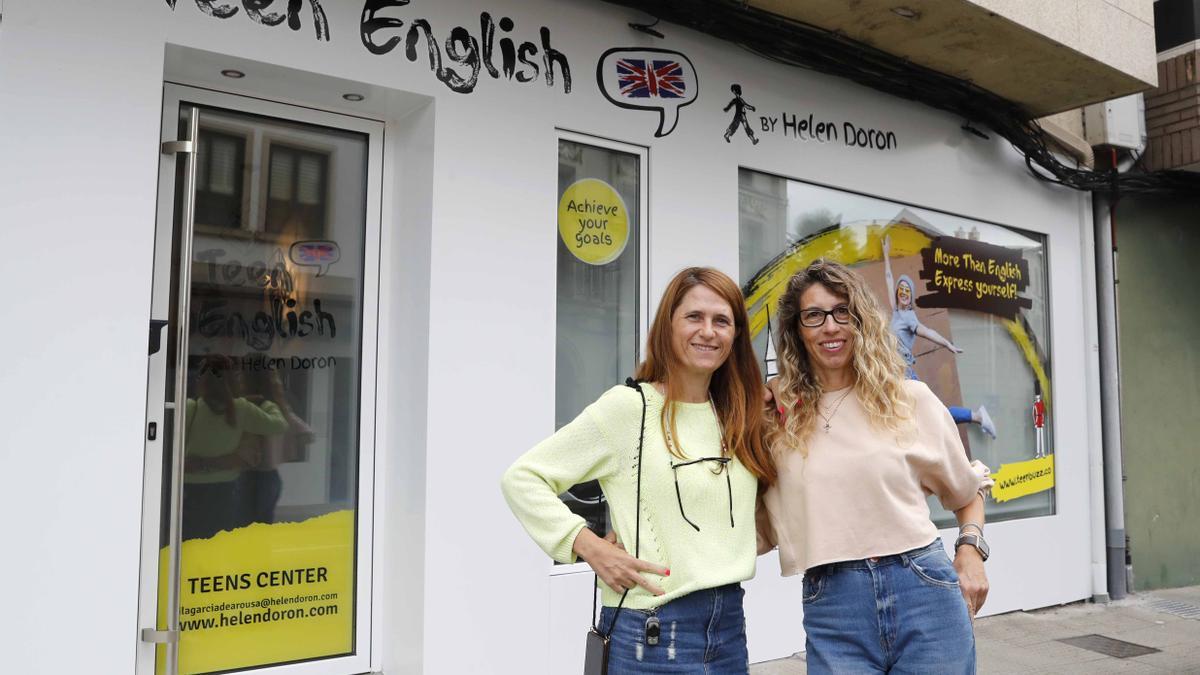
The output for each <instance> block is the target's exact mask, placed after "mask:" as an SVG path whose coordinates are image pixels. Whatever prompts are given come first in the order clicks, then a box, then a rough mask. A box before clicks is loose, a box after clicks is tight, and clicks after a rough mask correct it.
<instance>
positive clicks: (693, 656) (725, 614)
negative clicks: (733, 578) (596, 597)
mask: <svg viewBox="0 0 1200 675" xmlns="http://www.w3.org/2000/svg"><path fill="white" fill-rule="evenodd" d="M744 594H745V591H743V590H742V587H741V585H739V584H729V585H727V586H719V587H717V588H707V589H704V590H702V591H695V592H693V593H688V594H687V595H685V596H683V597H681V598H676V599H674V600H672V601H671V602H668V603H667V604H665V605H663V606H662V607H658V608H657V609H652V610H638V609H629V608H627V607H626V608H623V609H622V610H621V613H620V615H619V616H617V625H616V627H615V628H614V629H613V631H612V642H611V644H610V646H609V657H608V658H609V661H608V672H609V675H625V674H626V673H638V674H642V673H664V674H666V673H680V674H682V673H687V674H688V675H692V674H701V675H735V674H736V675H745V674H746V673H747V672H749V669H750V666H749V662H750V657H749V654H748V653H747V652H746V617H745V614H743V612H742V596H743V595H744ZM615 609H616V608H614V607H605V608H604V609H603V610H602V611H601V612H600V629H601V630H608V629H609V627H610V626H612V621H613V613H614V612H615ZM651 616H654V617H657V618H658V621H659V626H660V636H659V639H658V644H657V645H650V644H647V643H646V620H647V619H648V618H649V617H651Z"/></svg>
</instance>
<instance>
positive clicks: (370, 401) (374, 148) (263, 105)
mask: <svg viewBox="0 0 1200 675" xmlns="http://www.w3.org/2000/svg"><path fill="white" fill-rule="evenodd" d="M188 106H198V107H207V108H220V109H224V110H229V111H233V112H240V113H249V114H253V115H260V116H263V117H269V118H276V119H281V120H285V121H292V122H300V123H304V124H312V125H316V126H321V127H330V128H334V129H342V130H347V131H353V132H358V133H361V134H363V135H365V136H366V137H367V172H366V181H367V184H366V188H367V194H366V223H365V236H364V239H363V249H364V256H363V265H364V266H363V297H362V327H361V330H362V344H361V354H360V359H359V367H360V369H361V379H360V389H359V401H360V405H359V430H358V440H359V454H358V463H357V467H358V487H357V497H358V499H357V504H356V517H355V528H356V533H355V535H356V536H355V541H356V547H357V548H356V551H355V584H354V599H353V602H354V615H353V624H352V625H353V627H354V628H353V630H354V646H355V651H354V653H353V654H351V655H349V656H342V657H329V658H323V659H315V660H310V661H304V662H299V663H289V664H283V665H278V666H264V667H252V669H254V670H256V671H257V672H262V673H269V674H271V675H275V674H277V673H278V674H286V675H346V674H348V673H362V672H366V671H368V670H370V662H371V651H372V648H373V645H372V643H371V635H372V630H371V628H372V596H373V589H374V580H373V579H372V576H371V571H372V560H373V555H374V549H375V546H374V544H375V541H374V528H373V524H374V503H375V453H376V445H375V439H376V432H377V430H376V422H375V413H376V407H377V400H376V377H377V373H376V366H377V359H378V351H377V350H378V342H379V340H378V331H379V290H380V289H379V267H380V254H381V248H380V225H381V217H382V212H381V201H382V185H383V168H384V161H383V146H384V125H383V123H382V122H378V121H374V120H369V119H364V118H359V117H351V116H347V115H341V114H337V113H331V112H325V111H320V110H314V109H311V108H305V107H301V106H296V105H290V104H284V103H276V102H272V101H265V100H261V99H256V98H247V97H244V96H238V95H234V94H227V93H223V92H217V91H212V90H209V89H200V88H196V87H190V86H186V85H179V84H173V83H166V84H165V85H164V88H163V111H162V127H161V133H160V136H161V141H162V143H163V144H164V145H163V152H162V154H161V155H160V158H159V171H158V205H157V212H156V223H155V244H154V276H153V279H154V281H153V289H152V295H151V308H150V320H151V325H152V326H153V325H154V323H155V322H159V321H168V320H169V319H170V318H171V317H169V316H168V314H169V312H170V309H171V300H172V298H171V284H172V280H173V279H172V277H173V274H174V270H173V265H172V260H171V253H172V248H173V245H174V237H175V232H174V230H175V227H174V215H175V193H176V189H175V188H176V174H177V163H178V162H181V161H193V159H192V158H194V152H192V151H191V150H192V149H194V147H195V145H194V143H193V145H192V146H190V147H188V146H186V145H179V144H178V141H179V140H181V139H178V138H177V136H178V132H177V129H178V127H179V119H180V112H181V109H182V108H186V107H188ZM190 127H191V129H192V130H193V138H191V139H183V140H185V141H186V140H192V141H195V140H196V139H195V136H194V133H195V130H196V129H197V128H198V120H197V118H195V117H193V118H192V119H191V124H190ZM172 144H173V145H172ZM193 169H194V165H193ZM183 208H185V209H188V210H194V204H193V203H192V197H191V195H189V196H188V198H187V201H186V203H185V204H184V205H183ZM183 229H184V231H185V232H190V231H191V227H190V226H189V225H188V224H187V223H185V224H184V225H183ZM192 236H193V237H194V233H193V234H192ZM187 239H188V241H182V242H180V243H181V247H180V249H181V257H183V258H184V259H188V258H190V257H191V256H190V255H184V252H186V251H190V250H191V241H190V239H191V237H187ZM179 292H180V293H181V294H182V295H183V298H182V299H183V302H182V303H181V305H182V307H183V312H181V313H184V316H186V299H187V295H188V294H189V292H190V287H184V286H183V284H180V287H179ZM175 328H176V329H177V330H180V333H181V335H183V336H184V337H185V338H186V332H185V331H183V330H182V329H181V327H180V326H178V325H176V326H175ZM167 329H170V324H167ZM152 330H153V328H152ZM167 341H168V336H166V335H165V333H164V335H163V336H162V342H161V344H162V347H161V348H160V349H158V351H157V352H156V353H154V354H150V356H149V364H148V365H149V368H148V375H147V383H146V424H147V429H149V425H151V424H154V425H155V426H156V427H157V429H158V430H163V429H164V428H165V425H164V420H165V418H166V415H169V414H173V413H172V411H171V410H168V409H167V408H166V400H165V392H166V387H167V385H168V383H167V382H166V376H167V372H168V367H169V364H168V363H167V353H168V349H167V347H166V345H167ZM182 346H183V347H184V349H182V350H181V351H182V352H183V353H184V354H185V355H186V343H185V344H183V345H182ZM185 358H186V356H185ZM177 378H186V370H184V371H183V372H182V373H179V372H177ZM182 427H183V425H175V427H174V428H175V429H176V430H178V429H180V428H182ZM145 438H146V444H145V456H144V466H143V485H142V535H141V550H140V555H139V563H140V573H139V584H138V627H139V631H138V637H137V653H136V670H135V672H136V673H137V675H153V674H154V673H155V652H156V643H154V642H151V641H148V640H149V639H152V638H154V637H155V633H154V631H153V628H154V627H155V626H156V623H157V615H158V587H159V583H160V581H161V580H160V578H159V555H160V549H159V546H158V541H159V532H160V527H161V520H162V519H161V513H160V512H161V500H162V490H163V487H164V486H163V480H162V471H163V461H162V460H163V451H164V448H163V443H165V442H169V441H171V440H172V439H165V438H164V436H163V434H162V433H158V434H157V435H156V437H155V438H154V439H150V438H149V434H147V436H146V437H145ZM176 466H177V467H178V466H179V464H176ZM180 487H181V486H179V485H178V484H177V485H175V486H174V487H173V491H172V499H173V501H175V502H176V503H178V498H179V494H178V493H179V489H180ZM176 520H177V519H176ZM177 528H178V522H176V523H175V524H174V526H173V535H172V542H174V541H175V539H176V536H175V534H174V533H175V532H176V531H177ZM169 545H170V546H171V547H172V549H173V550H172V553H171V559H172V564H171V565H170V566H169V568H168V574H172V575H174V574H177V572H178V566H177V564H176V561H177V560H178V549H177V548H175V546H174V545H173V544H169ZM176 583H178V582H176ZM168 584H170V580H168ZM175 597H176V598H177V597H178V592H177V591H176V592H175ZM176 603H177V600H176ZM168 627H169V628H170V626H168ZM146 629H151V630H150V631H149V632H148V633H146V634H145V635H143V632H144V631H145V630H146ZM176 635H177V634H176ZM158 638H159V639H160V640H164V641H168V642H169V641H170V640H173V639H174V637H173V636H171V635H162V634H158ZM173 651H174V650H173V649H172V652H173Z"/></svg>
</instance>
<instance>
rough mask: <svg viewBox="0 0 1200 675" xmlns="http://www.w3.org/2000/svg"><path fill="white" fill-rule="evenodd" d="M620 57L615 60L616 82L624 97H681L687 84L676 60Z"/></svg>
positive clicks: (681, 68)
mask: <svg viewBox="0 0 1200 675" xmlns="http://www.w3.org/2000/svg"><path fill="white" fill-rule="evenodd" d="M648 63H649V67H647V60H646V59H621V60H620V61H617V83H618V84H619V85H620V87H621V96H624V97H625V98H683V97H684V91H685V90H686V89H687V85H686V83H685V81H684V79H683V65H682V64H681V63H679V62H678V61H659V60H653V61H649V62H648Z"/></svg>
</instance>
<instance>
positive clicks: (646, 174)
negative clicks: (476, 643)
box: [547, 128, 650, 577]
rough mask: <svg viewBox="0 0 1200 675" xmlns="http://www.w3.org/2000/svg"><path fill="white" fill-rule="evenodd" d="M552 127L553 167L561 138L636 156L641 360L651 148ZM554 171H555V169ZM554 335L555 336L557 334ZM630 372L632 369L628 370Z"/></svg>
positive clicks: (577, 566) (577, 569) (568, 570)
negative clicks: (554, 134)
mask: <svg viewBox="0 0 1200 675" xmlns="http://www.w3.org/2000/svg"><path fill="white" fill-rule="evenodd" d="M555 131H556V132H557V137H556V139H555V141H554V148H555V157H554V161H555V167H557V166H558V154H557V151H558V145H559V143H560V142H561V141H569V142H571V143H578V144H580V145H587V146H591V147H594V148H600V149H602V150H612V151H614V152H623V153H626V154H629V155H636V156H637V158H638V220H637V224H636V226H637V233H638V236H637V244H638V319H637V326H638V335H637V344H636V345H635V347H634V352H633V353H634V362H635V363H641V361H642V357H643V353H644V350H645V347H646V333H647V332H648V331H649V328H650V293H649V290H650V148H648V147H647V146H644V145H637V144H635V143H627V142H623V141H617V140H613V139H611V138H606V137H603V136H595V135H592V134H588V133H583V132H579V131H570V130H567V129H561V128H558V129H556V130H555ZM555 173H556V175H557V170H556V172H555ZM555 212H556V213H557V209H555ZM557 229H558V228H557V224H556V226H555V236H557ZM556 273H557V268H556ZM556 311H557V310H556ZM555 339H556V340H557V338H555ZM629 375H630V376H632V375H633V373H629ZM556 395H557V394H556ZM591 572H592V568H591V567H589V566H588V564H587V563H585V562H577V563H571V564H568V565H556V564H555V563H554V561H553V560H549V559H547V575H548V576H551V577H556V576H559V575H563V574H584V573H588V574H590V573H591Z"/></svg>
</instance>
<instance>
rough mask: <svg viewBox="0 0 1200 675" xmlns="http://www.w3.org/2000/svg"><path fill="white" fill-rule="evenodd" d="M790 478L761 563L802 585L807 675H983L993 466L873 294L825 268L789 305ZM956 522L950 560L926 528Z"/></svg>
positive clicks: (775, 493) (783, 348)
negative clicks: (938, 521) (982, 458)
mask: <svg viewBox="0 0 1200 675" xmlns="http://www.w3.org/2000/svg"><path fill="white" fill-rule="evenodd" d="M776 316H777V317H778V319H779V324H778V325H779V336H778V340H777V343H776V344H777V345H778V346H779V349H778V357H779V363H780V378H779V380H778V382H776V383H774V384H775V385H776V386H775V387H773V388H775V389H776V400H777V401H778V403H779V407H780V410H781V414H780V418H779V419H778V420H776V424H775V428H774V430H773V448H774V452H775V462H776V468H777V471H778V478H777V480H776V482H775V483H774V484H773V485H772V486H771V487H770V488H769V489H767V490H766V492H765V493H764V495H763V499H762V506H763V508H762V511H761V512H760V519H759V521H760V537H761V541H760V551H762V550H765V549H769V548H770V547H772V546H778V548H779V561H780V566H781V568H782V570H781V571H782V573H783V574H784V576H790V575H795V574H800V573H803V574H804V591H803V593H804V600H803V602H804V630H805V633H807V649H808V652H807V661H808V672H809V673H813V674H819V673H849V672H855V673H861V672H881V673H971V672H974V670H975V640H974V635H973V632H972V628H971V620H972V617H973V616H974V614H975V612H976V611H978V610H979V607H980V606H981V605H982V604H983V602H984V599H985V598H986V597H987V592H988V583H987V575H986V574H985V573H984V569H983V561H984V560H986V558H987V545H986V544H985V543H984V542H983V538H982V534H983V533H982V530H983V501H982V498H981V496H980V493H979V490H980V489H981V484H982V483H983V482H985V481H986V482H990V481H989V479H987V478H986V472H985V469H984V468H983V467H982V465H979V468H976V467H975V466H973V465H972V464H971V463H970V462H969V461H968V460H967V455H966V452H965V451H964V449H963V445H962V441H961V440H960V438H959V436H958V430H957V429H956V428H955V424H954V420H953V419H951V417H950V414H949V413H948V412H947V411H946V407H945V406H944V405H943V404H942V402H941V401H940V400H938V398H937V397H936V396H934V394H933V393H932V392H931V391H930V390H929V388H928V387H927V386H926V385H924V384H923V383H921V382H918V381H916V380H910V379H907V378H906V377H905V368H906V364H905V363H904V361H903V360H902V359H901V358H900V356H899V352H898V351H897V348H896V341H895V340H896V339H895V337H894V336H893V335H892V333H891V331H890V330H889V328H888V323H887V319H886V318H885V316H884V314H883V313H882V312H881V311H880V309H879V306H878V305H877V303H876V301H875V299H874V297H873V295H872V294H871V292H870V290H869V289H868V287H867V285H866V282H865V281H864V280H863V278H862V277H861V276H859V275H858V274H857V273H856V272H854V271H852V270H850V269H848V268H846V267H845V266H843V265H840V264H837V263H833V262H827V261H823V260H818V261H816V262H814V263H813V264H811V265H810V266H809V267H808V268H807V269H805V270H804V271H803V272H800V273H798V274H796V275H795V276H793V277H792V278H791V279H790V280H789V282H788V287H787V291H786V293H785V295H784V296H783V298H782V299H781V300H780V303H779V311H778V313H777V315H776ZM931 493H932V494H935V495H937V496H938V498H939V499H940V500H941V502H942V505H943V506H945V507H946V508H947V509H949V510H951V511H954V513H955V516H956V517H957V518H958V522H959V525H960V528H961V529H960V538H959V540H958V542H957V544H956V551H955V557H954V562H953V563H951V561H950V560H949V558H948V557H947V556H946V552H945V550H944V548H943V547H942V542H941V540H940V539H939V538H938V531H937V528H936V527H935V526H934V524H933V522H932V521H931V520H930V517H929V508H928V505H927V503H926V500H925V499H926V495H928V494H931Z"/></svg>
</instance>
